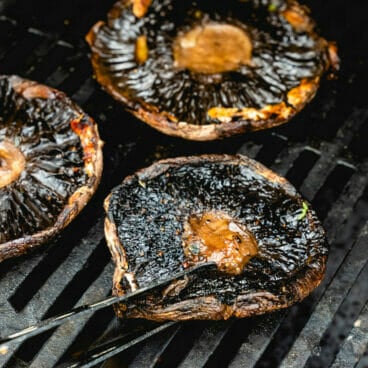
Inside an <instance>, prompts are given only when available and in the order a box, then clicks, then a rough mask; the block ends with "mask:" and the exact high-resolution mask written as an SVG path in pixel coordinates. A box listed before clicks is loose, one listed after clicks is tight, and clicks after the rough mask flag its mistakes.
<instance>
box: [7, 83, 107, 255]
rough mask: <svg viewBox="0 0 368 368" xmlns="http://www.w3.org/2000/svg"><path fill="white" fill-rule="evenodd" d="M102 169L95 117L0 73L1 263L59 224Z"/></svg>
mask: <svg viewBox="0 0 368 368" xmlns="http://www.w3.org/2000/svg"><path fill="white" fill-rule="evenodd" d="M101 172H102V142H101V140H100V138H99V135H98V131H97V125H96V123H95V122H94V121H93V120H92V119H91V118H90V117H89V116H87V115H86V114H85V113H84V112H83V111H82V110H81V109H80V108H79V107H78V106H77V105H76V104H74V103H73V102H72V101H71V100H70V99H69V98H67V96H66V95H65V94H64V93H62V92H60V91H57V90H55V89H53V88H50V87H47V86H45V85H41V84H38V83H37V82H33V81H29V80H25V79H22V78H20V77H18V76H0V261H3V260H5V259H7V258H11V257H15V256H19V255H21V254H23V253H26V252H27V251H28V250H30V249H32V248H34V247H36V246H38V245H40V244H42V243H44V242H45V241H47V240H49V239H50V238H51V237H53V236H55V235H56V234H57V233H58V232H59V231H60V230H62V229H63V228H64V227H65V226H66V225H67V224H68V223H69V222H70V221H72V219H73V218H74V217H75V216H76V215H77V214H78V213H79V212H80V211H81V210H82V208H83V207H84V206H85V205H86V203H87V202H88V200H89V199H90V198H91V196H92V195H93V193H94V192H95V190H96V188H97V186H98V183H99V180H100V177H101Z"/></svg>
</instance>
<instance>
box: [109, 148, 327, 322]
mask: <svg viewBox="0 0 368 368" xmlns="http://www.w3.org/2000/svg"><path fill="white" fill-rule="evenodd" d="M105 210H106V214H107V216H106V222H105V235H106V239H107V244H108V247H109V248H110V251H111V253H112V256H113V260H114V262H115V265H116V268H115V273H114V277H113V294H114V295H116V296H121V295H123V294H125V293H128V292H131V291H135V290H137V289H138V288H142V287H147V286H149V285H151V284H153V283H154V282H157V281H160V280H162V281H163V280H165V279H167V278H168V277H169V276H172V275H175V274H177V273H179V272H182V271H183V270H185V269H190V268H191V267H194V266H197V265H200V264H202V263H209V262H214V263H215V264H216V267H215V269H208V270H207V269H206V270H203V271H202V272H201V273H200V274H196V273H194V275H192V274H191V275H189V276H186V277H183V278H180V279H179V280H177V281H175V282H172V283H170V284H169V285H168V286H165V287H163V288H159V289H155V291H153V292H151V293H149V294H148V295H146V296H144V297H140V298H138V299H136V300H134V301H133V302H130V303H129V304H128V305H126V304H120V305H119V306H118V307H117V312H118V315H119V316H121V317H123V316H124V317H128V318H147V319H151V320H156V321H163V320H189V319H227V318H229V317H231V316H235V317H248V316H253V315H258V314H262V313H265V312H269V311H273V310H276V309H279V308H285V307H288V306H290V305H292V304H293V303H295V302H298V301H300V300H302V299H303V298H305V297H306V296H307V295H308V294H309V293H310V292H311V291H312V290H313V289H314V288H315V287H317V286H318V284H319V283H320V281H321V280H322V278H323V275H324V272H325V265H326V258H327V251H328V249H327V244H326V240H325V234H324V230H323V228H322V226H321V224H320V222H319V220H318V219H317V217H316V214H315V213H314V211H313V210H312V209H311V208H310V206H309V204H308V203H307V202H306V201H305V200H303V198H302V197H301V196H300V195H299V194H298V193H297V192H296V190H295V188H294V187H293V186H292V185H291V184H290V183H289V182H287V181H286V179H284V178H282V177H280V176H278V175H277V174H275V173H273V172H272V171H270V170H269V169H267V168H265V167H264V166H262V165H261V164H260V163H258V162H256V161H253V160H251V159H249V158H247V157H245V156H241V155H237V156H229V155H204V156H193V157H186V158H185V157H181V158H175V159H167V160H162V161H159V162H157V163H155V164H153V165H152V166H150V167H148V168H146V169H143V170H140V171H138V172H136V173H135V174H134V175H132V176H129V177H127V178H126V179H125V180H124V181H123V183H122V184H121V185H120V186H118V187H116V188H115V189H114V190H113V191H112V192H111V194H110V195H109V196H108V197H107V198H106V200H105Z"/></svg>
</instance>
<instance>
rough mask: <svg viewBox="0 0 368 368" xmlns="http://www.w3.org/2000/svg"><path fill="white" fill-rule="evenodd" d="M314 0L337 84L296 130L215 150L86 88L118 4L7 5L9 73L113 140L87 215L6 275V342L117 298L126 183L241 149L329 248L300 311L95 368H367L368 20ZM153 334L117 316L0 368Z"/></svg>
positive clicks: (0, 31) (165, 340) (51, 337)
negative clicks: (55, 94)
mask: <svg viewBox="0 0 368 368" xmlns="http://www.w3.org/2000/svg"><path fill="white" fill-rule="evenodd" d="M306 2H307V3H308V5H309V6H310V7H311V8H312V10H313V15H314V16H315V18H316V19H317V21H318V24H319V25H320V26H321V27H320V28H321V29H322V31H323V34H324V35H325V36H326V37H327V38H330V39H335V40H337V41H338V44H339V47H340V54H341V56H342V60H343V64H342V71H341V73H340V77H339V79H338V80H336V81H331V82H326V83H324V84H323V85H322V86H321V88H320V91H319V93H318V95H317V97H316V99H315V100H314V101H313V102H312V103H311V104H310V105H309V106H308V107H307V108H306V109H305V110H304V111H303V112H301V113H300V114H299V116H298V117H297V118H295V119H294V121H293V122H292V123H290V124H288V125H285V126H283V127H279V128H277V129H273V130H272V131H268V132H260V133H254V134H250V135H247V136H242V137H236V138H232V139H228V140H225V141H221V142H209V143H195V142H186V141H182V140H179V139H174V138H170V137H166V136H163V135H161V134H159V133H157V132H155V131H153V130H152V129H150V128H149V127H146V126H145V125H144V124H141V123H138V122H136V121H134V118H132V117H131V116H130V115H129V114H127V113H126V112H124V110H123V108H122V107H121V106H120V105H119V104H117V103H115V102H114V101H113V100H112V99H111V98H110V97H109V96H108V95H107V94H105V93H104V92H102V91H101V90H100V88H99V86H98V85H97V84H96V82H95V81H94V79H93V78H92V77H91V75H92V70H91V67H90V63H89V60H88V57H87V54H88V52H89V50H88V48H87V46H86V44H85V43H84V41H83V36H84V34H85V33H86V32H87V31H88V29H89V28H90V26H91V25H92V24H94V22H96V21H97V20H99V19H101V18H104V16H105V14H106V12H107V10H108V9H109V8H110V7H111V5H112V3H113V1H110V0H109V1H99V0H88V1H87V0H64V1H57V2H50V1H46V0H35V1H29V0H3V1H1V2H0V73H2V74H7V73H8V74H11V73H14V74H19V75H21V76H22V77H25V78H29V79H35V80H38V81H40V82H44V83H46V84H49V85H51V86H53V87H56V88H59V89H61V90H63V91H65V92H66V93H67V94H69V95H70V96H71V97H72V98H73V99H74V100H75V101H76V102H77V103H79V104H80V105H81V106H82V107H83V108H84V109H85V110H86V111H87V112H88V113H89V114H90V115H91V116H93V117H94V118H95V119H96V121H98V122H99V125H100V133H101V136H102V138H103V139H104V140H105V142H106V144H105V149H104V156H105V158H104V160H105V168H104V176H103V179H102V182H101V186H100V188H99V190H98V192H97V194H96V195H95V197H94V198H93V200H92V201H91V203H89V204H88V206H87V208H86V209H85V210H84V211H83V213H82V214H81V215H80V216H79V217H78V218H77V219H76V220H75V221H74V222H73V223H72V224H71V225H70V226H69V227H68V228H67V229H66V230H65V231H64V232H63V233H62V234H61V235H60V236H59V237H58V238H57V239H56V240H54V241H53V242H51V243H50V244H48V245H47V246H45V247H43V248H42V249H40V250H38V251H36V252H34V253H33V254H31V255H28V256H26V257H22V258H19V259H16V260H10V261H7V262H4V263H2V264H1V265H0V289H1V296H0V313H1V318H0V331H1V336H6V335H8V334H10V333H13V332H16V331H18V330H20V329H21V328H24V327H27V326H28V325H30V324H33V323H35V322H37V321H38V320H40V319H43V318H46V317H49V316H52V315H55V314H57V313H62V312H66V311H67V310H69V309H71V308H72V307H74V306H77V305H81V304H88V303H92V302H94V301H97V300H100V299H103V298H105V297H106V296H108V295H109V293H110V286H111V277H112V272H113V265H112V263H111V262H110V255H109V253H108V250H107V247H106V244H105V241H104V237H103V210H102V201H103V199H104V197H105V196H106V195H107V194H108V193H109V191H110V190H111V188H112V187H113V186H115V185H117V184H118V183H119V182H120V181H121V180H122V179H123V177H125V176H126V175H128V174H129V173H131V172H133V171H134V170H136V169H138V168H140V167H143V166H146V165H148V164H150V163H151V162H152V161H154V160H156V159H159V158H163V157H169V156H171V157H174V156H178V155H187V154H200V153H235V152H240V153H244V154H247V155H248V156H250V157H253V158H256V159H257V160H259V161H261V162H262V163H264V164H266V165H267V166H270V167H271V168H272V169H273V170H275V171H276V172H278V173H279V174H281V175H284V176H286V177H287V178H288V179H289V180H290V181H291V182H292V183H293V184H294V185H295V186H296V187H297V188H298V189H299V190H300V191H301V192H302V194H303V195H304V196H305V197H306V198H307V199H308V200H310V201H312V203H313V206H314V208H315V209H316V211H317V212H318V214H319V216H320V218H321V219H322V220H323V221H324V226H325V228H326V230H327V235H328V239H329V242H330V244H331V252H330V257H329V261H328V270H327V275H326V278H325V280H324V281H323V283H322V285H321V286H320V287H319V288H318V289H317V290H316V291H315V292H314V293H313V294H312V295H311V296H310V297H309V298H307V299H306V300H305V301H304V302H303V303H301V304H299V305H296V306H294V307H292V308H290V309H288V310H286V311H282V312H278V313H275V314H272V315H266V316H261V317H256V318H251V319H246V320H231V321H223V322H210V321H193V322H188V323H174V324H170V325H164V327H167V328H165V329H164V330H163V331H162V332H159V333H157V334H155V335H154V337H151V338H149V339H147V340H145V341H144V342H142V343H139V344H136V345H134V346H132V347H130V348H129V349H127V350H125V351H124V352H123V353H121V354H120V355H118V356H117V357H115V358H114V359H110V360H107V361H105V362H104V363H99V366H101V367H104V368H113V367H129V368H135V367H137V368H138V367H156V368H158V367H160V368H166V367H167V368H169V367H170V368H171V367H180V368H190V367H226V366H229V367H231V368H240V367H276V366H278V365H280V366H281V367H284V368H289V367H298V368H299V367H330V366H331V367H334V368H340V367H349V368H350V367H357V368H363V367H368V358H367V357H368V309H367V308H368V304H367V299H368V283H367V282H366V280H367V279H368V266H367V259H368V246H367V244H368V222H367V221H368V175H367V174H368V151H367V144H366V139H367V132H368V107H367V102H366V94H365V93H363V91H364V90H365V89H366V86H367V82H368V77H367V75H368V73H367V71H368V70H367V59H368V58H367V54H366V51H365V50H366V45H367V44H368V34H367V32H364V30H365V14H366V11H365V9H363V5H362V4H358V3H357V2H356V3H355V4H353V3H352V2H348V1H347V0H340V1H336V0H325V1H324V2H323V3H321V2H320V1H318V0H309V1H306ZM155 328H158V329H161V328H163V327H162V326H161V325H158V324H154V323H150V322H145V321H125V322H123V323H120V322H118V321H117V319H116V318H115V317H114V314H113V312H112V310H111V308H109V309H105V310H102V311H99V312H97V313H95V314H94V315H92V316H83V317H81V318H78V319H75V320H73V321H72V322H67V323H65V324H64V325H62V326H61V327H59V328H57V329H55V330H53V331H51V332H48V333H44V334H42V335H40V336H38V337H35V338H32V339H30V340H28V341H26V342H24V343H22V344H20V346H17V347H14V348H11V349H10V351H9V352H8V353H7V354H6V355H0V365H1V366H3V367H36V368H43V367H52V366H57V365H61V366H63V363H65V362H67V361H70V360H71V359H74V360H75V359H78V358H79V357H80V356H82V354H83V352H84V351H86V350H87V349H89V348H93V347H94V346H97V345H98V344H100V343H102V342H103V341H105V340H106V341H107V340H110V339H114V338H117V339H118V340H116V343H115V345H116V346H122V344H123V343H124V342H129V341H134V339H135V338H138V339H139V338H140V337H141V336H142V335H143V334H144V333H145V332H146V331H152V329H155ZM153 332H155V331H153ZM111 346H113V345H111ZM100 351H101V350H100ZM95 352H97V350H96V351H95Z"/></svg>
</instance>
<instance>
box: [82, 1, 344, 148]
mask: <svg viewBox="0 0 368 368" xmlns="http://www.w3.org/2000/svg"><path fill="white" fill-rule="evenodd" d="M287 4H288V5H287V8H286V9H284V10H283V11H282V16H283V17H284V18H285V19H286V20H287V21H288V22H289V23H290V24H291V26H292V27H293V28H294V29H295V30H296V31H297V32H306V33H308V34H309V35H310V36H311V37H312V38H314V39H317V40H319V47H320V48H321V49H324V50H325V54H326V55H325V57H326V61H325V62H326V65H325V70H324V71H325V72H327V71H330V74H329V77H331V78H333V77H334V76H335V72H336V71H337V70H338V69H339V64H340V60H339V57H338V54H337V46H336V44H335V43H334V42H328V41H326V40H325V39H324V38H322V37H320V36H319V35H317V33H316V32H315V25H314V21H313V20H312V19H311V18H310V16H309V9H308V8H307V7H306V6H302V5H300V4H299V3H298V2H296V1H294V0H289V1H287ZM130 6H131V3H130V2H129V1H125V2H124V1H122V2H121V3H117V5H116V8H113V9H112V10H111V12H110V17H111V18H114V17H117V16H118V13H119V12H120V11H122V9H124V8H128V7H130ZM105 25H106V23H105V22H103V21H99V22H97V23H96V24H95V25H94V26H93V27H92V28H91V30H90V31H89V33H88V34H87V35H86V41H87V42H88V44H89V45H90V47H91V49H92V57H91V61H92V65H93V69H94V72H95V75H96V79H97V81H98V82H99V83H100V84H101V86H102V87H103V88H104V89H105V90H106V91H107V92H108V93H109V94H111V95H112V96H113V97H114V98H115V99H116V100H117V101H119V102H121V103H123V104H124V105H125V106H126V108H127V109H128V110H129V111H130V112H131V113H132V114H134V115H135V116H136V117H137V118H138V119H140V120H142V121H144V122H146V123H147V124H149V125H150V126H152V127H153V128H155V129H156V130H158V131H160V132H162V133H164V134H167V135H171V136H176V137H181V138H184V139H190V140H196V141H207V140H215V139H222V138H226V137H229V136H232V135H235V134H241V133H245V132H251V131H257V130H262V129H268V128H272V127H276V126H279V125H281V124H284V123H286V122H288V121H289V120H290V119H292V118H293V117H294V116H295V115H296V114H297V113H298V112H299V111H301V110H302V109H303V108H304V106H305V105H306V104H308V103H309V102H310V101H311V100H312V99H313V98H314V96H315V94H316V92H317V89H318V87H319V84H320V81H321V75H318V76H315V77H314V78H309V79H303V80H302V81H301V83H300V84H299V86H296V87H294V88H293V89H291V90H290V91H289V92H288V93H287V100H286V101H282V102H280V103H278V104H274V105H266V106H264V107H262V108H260V109H257V108H253V107H249V108H242V109H238V108H226V107H214V108H211V109H209V110H208V112H207V113H208V115H209V116H210V117H211V119H212V120H213V121H214V122H215V123H211V124H206V125H195V124H191V123H188V122H186V121H180V120H179V119H178V118H177V117H176V116H174V115H172V114H170V113H169V112H166V111H160V110H159V109H158V108H157V106H154V105H151V104H148V103H145V102H144V101H141V100H138V99H133V98H131V96H129V93H128V92H126V93H123V92H122V91H121V90H119V89H118V88H117V87H116V86H115V84H114V82H113V80H112V79H111V78H110V76H109V75H107V74H106V73H104V72H103V70H102V68H101V67H100V57H99V55H98V51H97V49H96V50H95V46H94V45H95V42H96V37H97V35H98V33H99V29H100V28H101V27H104V26H105Z"/></svg>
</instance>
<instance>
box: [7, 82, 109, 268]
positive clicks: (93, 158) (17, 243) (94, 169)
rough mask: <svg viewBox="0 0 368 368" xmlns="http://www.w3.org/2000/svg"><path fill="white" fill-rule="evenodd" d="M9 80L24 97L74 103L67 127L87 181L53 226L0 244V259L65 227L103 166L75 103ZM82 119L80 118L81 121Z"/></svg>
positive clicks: (93, 128)
mask: <svg viewBox="0 0 368 368" xmlns="http://www.w3.org/2000/svg"><path fill="white" fill-rule="evenodd" d="M9 80H10V81H11V85H12V87H13V89H14V90H15V91H16V92H17V93H19V94H20V95H21V96H22V97H23V98H25V99H29V100H31V99H34V98H42V99H53V98H59V99H62V100H65V101H67V102H68V103H69V104H71V105H72V106H74V108H75V111H76V112H77V113H79V114H80V119H75V120H72V121H71V122H70V126H71V129H73V131H74V132H75V133H76V134H77V135H78V136H79V138H80V142H81V146H82V148H83V152H84V157H83V160H84V171H85V173H86V174H87V176H88V180H87V182H86V184H85V185H83V186H81V187H80V188H78V189H77V190H76V191H75V192H74V193H73V194H72V195H71V196H70V197H69V199H68V203H67V204H66V206H65V207H64V209H63V210H62V212H61V213H60V214H59V215H58V217H57V219H56V221H55V223H54V225H53V226H50V227H48V228H46V229H45V230H42V231H39V232H36V233H34V234H32V235H27V236H24V237H21V238H17V239H14V240H10V241H7V242H5V243H3V244H0V262H1V261H4V260H5V259H8V258H12V257H17V256H20V255H22V254H24V253H26V252H27V251H29V250H31V249H33V248H35V247H37V246H39V245H41V244H43V243H45V242H46V241H48V240H50V239H51V238H52V237H54V236H55V235H56V234H57V233H59V232H60V231H61V230H62V229H63V228H64V227H66V226H67V225H68V224H69V223H70V222H71V221H72V220H73V219H74V218H75V217H76V216H77V214H78V213H79V212H80V211H81V210H82V209H83V207H84V206H85V205H86V204H87V202H88V201H89V199H90V198H91V197H92V195H93V194H94V192H95V191H96V188H97V186H98V184H99V182H100V178H101V174H102V167H103V157H102V146H103V142H102V141H101V140H100V137H99V134H98V129H97V124H96V123H95V121H94V120H93V119H92V118H90V117H88V123H86V120H85V118H86V117H87V116H86V114H84V113H83V112H82V110H81V109H80V108H79V107H78V106H77V105H75V104H73V103H72V101H71V100H70V99H69V98H68V97H67V96H66V95H65V94H64V93H63V92H61V91H58V90H56V89H53V88H51V87H48V86H45V85H42V84H38V83H37V82H34V81H29V80H26V79H22V78H20V77H18V76H10V77H9ZM82 118H84V121H83V123H82V122H81V120H82Z"/></svg>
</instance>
